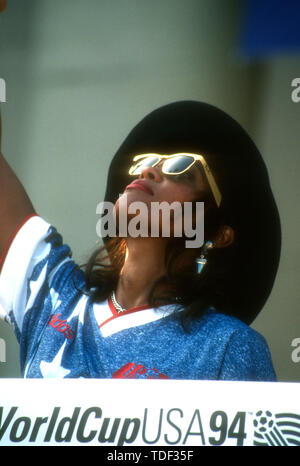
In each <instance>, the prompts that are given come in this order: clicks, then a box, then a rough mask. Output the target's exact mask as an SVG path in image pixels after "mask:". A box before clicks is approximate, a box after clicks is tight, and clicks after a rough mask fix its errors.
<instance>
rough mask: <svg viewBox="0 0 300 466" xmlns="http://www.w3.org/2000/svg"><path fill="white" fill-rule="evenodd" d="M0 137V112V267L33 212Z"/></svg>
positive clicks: (0, 135) (0, 131) (0, 134)
mask: <svg viewBox="0 0 300 466" xmlns="http://www.w3.org/2000/svg"><path fill="white" fill-rule="evenodd" d="M1 139H2V130H1V114H0V267H1V265H2V262H3V259H4V256H5V252H6V250H7V248H8V246H9V243H10V241H11V239H12V237H13V235H14V232H15V231H16V229H17V228H18V226H19V225H21V224H22V222H24V220H25V219H26V218H27V217H28V216H30V215H32V214H34V213H35V210H34V207H33V205H32V203H31V202H30V199H29V197H28V196H27V194H26V191H25V189H24V188H23V186H22V184H21V182H20V181H19V179H18V178H17V176H16V175H15V173H14V172H13V170H12V169H11V167H10V166H9V164H8V163H7V162H6V160H5V159H4V157H3V155H2V152H1Z"/></svg>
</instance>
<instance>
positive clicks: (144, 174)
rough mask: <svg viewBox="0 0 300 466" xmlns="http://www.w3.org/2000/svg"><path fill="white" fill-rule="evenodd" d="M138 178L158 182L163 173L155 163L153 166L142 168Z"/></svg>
mask: <svg viewBox="0 0 300 466" xmlns="http://www.w3.org/2000/svg"><path fill="white" fill-rule="evenodd" d="M139 178H141V179H143V178H145V179H148V180H151V181H154V182H156V183H160V182H161V181H162V179H163V174H162V171H161V169H160V168H159V166H158V165H156V166H155V167H144V168H142V170H141V173H140V175H139Z"/></svg>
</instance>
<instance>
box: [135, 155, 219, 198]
mask: <svg viewBox="0 0 300 466" xmlns="http://www.w3.org/2000/svg"><path fill="white" fill-rule="evenodd" d="M162 160H163V164H162V166H161V170H162V172H163V173H164V174H165V175H181V174H182V173H185V172H186V171H188V170H189V169H190V168H191V167H192V166H193V165H194V164H195V163H196V162H197V161H199V162H200V163H201V165H202V168H203V170H204V172H205V175H206V178H207V182H208V184H209V186H210V189H211V191H212V193H213V196H214V198H215V201H216V204H217V206H218V207H219V206H220V203H221V200H222V196H221V193H220V191H219V188H218V186H217V183H216V182H215V179H214V177H213V175H212V173H211V171H210V168H209V166H208V164H207V162H206V160H205V158H204V157H203V156H202V155H198V154H187V153H185V152H182V153H178V154H172V155H160V154H141V155H136V156H135V157H134V158H133V162H136V163H134V164H133V165H132V166H131V167H130V169H129V175H133V176H136V175H140V174H141V172H142V170H143V169H144V168H147V167H155V166H156V165H157V164H159V162H161V161H162Z"/></svg>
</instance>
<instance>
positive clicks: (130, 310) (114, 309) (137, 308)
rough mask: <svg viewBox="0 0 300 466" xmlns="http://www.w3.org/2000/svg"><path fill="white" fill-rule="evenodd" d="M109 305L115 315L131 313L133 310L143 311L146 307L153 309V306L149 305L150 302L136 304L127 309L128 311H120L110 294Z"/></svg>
mask: <svg viewBox="0 0 300 466" xmlns="http://www.w3.org/2000/svg"><path fill="white" fill-rule="evenodd" d="M108 305H109V308H110V310H111V312H112V313H113V316H114V317H119V316H123V315H125V314H131V313H132V312H137V311H143V310H144V309H151V306H149V305H148V304H144V305H143V306H135V307H131V308H130V309H126V311H123V312H118V311H117V309H116V308H115V306H114V304H113V302H112V300H111V297H110V296H109V297H108Z"/></svg>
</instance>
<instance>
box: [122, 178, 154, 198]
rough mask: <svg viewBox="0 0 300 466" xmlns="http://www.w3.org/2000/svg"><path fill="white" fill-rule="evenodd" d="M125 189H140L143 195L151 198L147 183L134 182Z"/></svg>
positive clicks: (151, 192)
mask: <svg viewBox="0 0 300 466" xmlns="http://www.w3.org/2000/svg"><path fill="white" fill-rule="evenodd" d="M126 189H140V190H141V191H144V192H145V193H147V194H150V195H151V196H153V191H152V189H151V188H150V186H149V185H148V183H147V181H144V180H134V181H133V182H132V183H130V184H129V185H128V186H126Z"/></svg>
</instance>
